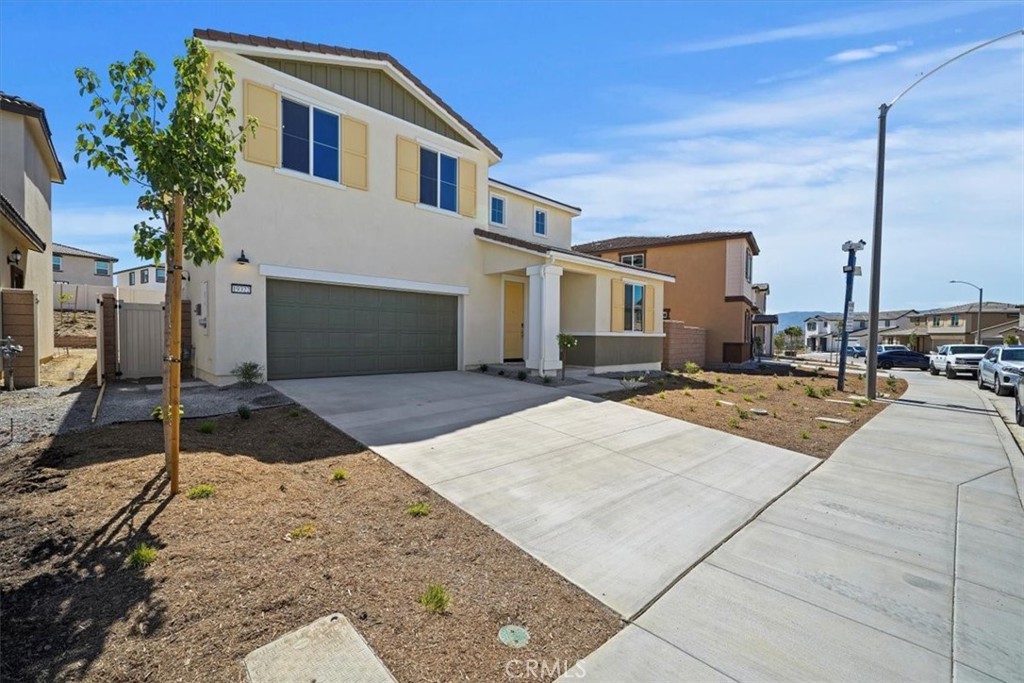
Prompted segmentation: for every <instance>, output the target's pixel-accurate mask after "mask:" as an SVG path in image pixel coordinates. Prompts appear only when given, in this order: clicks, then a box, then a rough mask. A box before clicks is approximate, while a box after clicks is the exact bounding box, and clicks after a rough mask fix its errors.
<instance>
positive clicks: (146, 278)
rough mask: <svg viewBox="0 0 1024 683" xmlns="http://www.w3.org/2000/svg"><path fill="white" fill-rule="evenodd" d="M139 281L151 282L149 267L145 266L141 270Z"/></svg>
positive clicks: (143, 282)
mask: <svg viewBox="0 0 1024 683" xmlns="http://www.w3.org/2000/svg"><path fill="white" fill-rule="evenodd" d="M139 282H141V283H142V284H146V283H148V282H149V268H143V269H142V270H140V271H139Z"/></svg>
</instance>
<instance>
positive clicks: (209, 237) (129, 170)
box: [75, 38, 257, 457]
mask: <svg viewBox="0 0 1024 683" xmlns="http://www.w3.org/2000/svg"><path fill="white" fill-rule="evenodd" d="M185 47H186V50H185V54H184V55H183V56H180V57H176V58H175V59H174V69H175V77H174V89H175V99H174V106H173V107H172V108H170V109H168V98H167V96H166V95H165V94H164V92H163V91H162V90H161V89H160V88H158V87H157V86H156V84H155V83H154V80H153V74H154V72H155V71H156V65H155V64H154V62H153V61H152V60H151V59H150V58H149V57H147V56H146V55H145V54H143V53H142V52H136V53H135V55H134V56H133V57H132V59H131V60H130V61H128V62H115V63H114V64H111V65H110V68H109V69H108V70H107V79H106V83H104V81H103V79H101V78H100V76H99V75H98V74H96V73H95V72H94V71H92V70H91V69H88V68H78V69H75V78H76V79H77V80H78V84H79V94H80V95H82V96H83V97H86V98H89V99H90V105H89V112H90V113H91V114H92V115H93V118H95V121H86V122H84V123H81V124H79V125H78V127H77V130H78V138H77V140H76V142H75V161H78V160H79V159H80V158H82V157H84V158H85V159H86V165H87V166H88V167H89V168H91V169H100V170H103V171H106V173H107V175H109V176H112V177H114V178H117V179H119V180H120V181H121V182H122V183H124V184H125V185H130V184H132V183H134V184H136V185H138V186H139V187H140V188H141V190H142V193H141V194H140V195H139V199H138V207H139V208H140V209H142V210H143V211H146V212H148V213H149V217H148V218H147V219H146V220H143V221H141V222H139V223H138V224H137V225H136V226H135V234H134V251H135V254H136V255H137V256H139V257H140V258H142V259H145V260H147V261H150V262H154V263H156V262H159V261H160V260H161V259H166V260H165V261H164V263H166V264H167V266H168V270H169V275H171V274H173V269H179V270H180V269H181V267H182V264H180V263H175V261H174V258H173V255H174V249H173V247H174V245H173V243H172V242H173V229H172V227H173V221H174V218H175V217H174V216H173V212H174V199H173V198H174V195H176V194H180V195H183V196H184V212H183V213H184V217H183V220H182V230H183V237H182V248H183V251H184V257H185V259H186V260H189V261H192V262H193V263H195V264H197V265H199V264H202V263H206V262H213V261H216V260H217V259H219V258H221V257H222V256H223V255H224V250H223V247H222V245H221V241H220V232H219V230H218V229H217V225H216V223H215V220H216V219H217V217H218V216H221V215H223V214H224V213H225V212H227V211H228V209H230V208H231V201H232V198H233V197H234V196H235V195H236V194H238V193H239V192H241V191H242V190H243V189H244V187H245V178H244V177H243V176H242V174H241V173H239V171H238V169H237V168H236V167H235V160H236V158H237V154H238V152H239V150H240V149H241V146H242V144H243V143H244V141H245V138H246V135H247V134H251V133H252V132H254V131H255V129H256V124H257V122H256V120H255V119H253V118H251V117H250V118H249V119H248V120H247V121H246V122H244V123H243V124H241V125H240V124H239V123H238V122H237V119H236V112H235V110H234V108H233V107H232V105H231V93H232V91H233V90H234V87H235V79H234V75H233V74H232V72H231V69H230V68H229V67H228V66H227V65H226V64H224V63H223V62H214V61H213V60H211V56H210V53H209V51H207V49H206V47H205V46H204V45H203V44H202V42H201V41H199V40H198V39H195V38H192V39H189V40H187V41H186V42H185ZM175 281H180V280H179V278H176V277H168V278H167V284H166V290H165V301H166V302H167V305H166V306H165V307H164V329H165V352H166V355H167V356H170V349H171V319H170V316H171V308H172V307H171V305H170V304H171V300H172V291H173V289H172V287H173V284H174V282H175ZM169 377H170V370H169V364H168V363H165V364H164V406H165V408H166V407H167V406H168V405H169V399H168V397H169V389H168V386H169ZM168 410H169V408H168ZM171 414H172V415H176V413H174V412H171ZM172 419H174V420H176V419H177V417H174V418H172ZM164 423H165V429H164V439H165V450H167V451H168V454H169V452H170V446H169V438H170V437H169V434H170V423H171V421H170V420H165V421H164ZM168 457H169V455H168Z"/></svg>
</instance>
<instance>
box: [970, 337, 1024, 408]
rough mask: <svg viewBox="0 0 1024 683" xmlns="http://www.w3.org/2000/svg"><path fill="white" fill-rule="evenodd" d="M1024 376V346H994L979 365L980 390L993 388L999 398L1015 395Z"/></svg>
mask: <svg viewBox="0 0 1024 683" xmlns="http://www.w3.org/2000/svg"><path fill="white" fill-rule="evenodd" d="M1022 374H1024V346H994V347H992V348H991V349H989V350H988V352H987V353H986V354H985V356H984V358H982V359H981V363H979V364H978V388H979V389H984V388H986V387H992V391H994V392H996V395H997V396H1004V395H1008V394H1011V393H1013V390H1014V387H1016V386H1017V384H1018V382H1020V376H1021V375H1022Z"/></svg>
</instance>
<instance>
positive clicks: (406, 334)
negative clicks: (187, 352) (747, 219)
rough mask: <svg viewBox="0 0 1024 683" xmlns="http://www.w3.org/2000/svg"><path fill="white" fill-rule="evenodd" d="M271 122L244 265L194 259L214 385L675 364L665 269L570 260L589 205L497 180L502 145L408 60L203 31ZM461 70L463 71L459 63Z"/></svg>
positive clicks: (232, 227)
mask: <svg viewBox="0 0 1024 683" xmlns="http://www.w3.org/2000/svg"><path fill="white" fill-rule="evenodd" d="M195 36H197V37H198V38H200V39H201V40H203V41H204V43H205V44H206V46H207V48H208V49H210V51H211V52H213V53H214V57H215V59H217V60H221V61H223V62H225V63H226V64H227V65H229V66H230V67H231V69H232V70H233V71H234V74H235V77H236V80H237V84H238V87H237V88H236V90H235V92H234V100H233V102H232V104H233V106H234V107H235V109H236V110H237V112H238V115H239V122H241V120H242V119H241V117H243V116H254V117H256V118H257V119H258V120H259V127H258V130H257V132H256V134H255V137H254V138H253V139H251V140H249V141H248V142H247V143H246V146H245V149H244V152H243V154H242V156H241V158H240V159H239V167H240V170H241V172H242V173H243V174H244V175H245V177H246V187H245V191H244V193H242V194H241V195H239V196H238V197H237V198H236V199H235V201H234V204H233V206H232V208H231V210H230V212H228V213H227V214H226V215H224V216H222V217H220V218H219V219H218V225H219V227H220V230H221V239H222V241H223V244H224V249H225V254H226V258H224V259H222V260H220V261H219V262H217V263H215V264H205V265H203V266H195V265H194V264H193V265H190V266H189V271H190V276H191V285H190V294H191V298H192V305H193V311H194V315H193V316H192V320H193V325H194V327H193V340H194V342H193V343H194V346H195V350H194V364H195V368H196V374H197V375H198V376H200V377H202V378H203V379H206V380H208V381H211V382H214V383H227V382H230V381H233V378H232V376H231V370H232V369H233V368H234V367H235V366H236V365H238V364H239V363H241V362H244V361H255V362H258V363H260V364H262V365H265V366H266V369H267V375H268V377H269V378H270V379H284V378H299V377H322V376H336V375H355V374H374V373H387V372H412V371H431V370H456V369H466V368H468V367H473V366H476V365H478V364H481V363H497V362H502V361H517V360H521V361H523V362H524V364H525V367H526V368H528V369H529V370H531V371H534V372H537V373H541V374H550V373H552V372H554V371H555V370H557V369H558V368H560V367H561V364H562V363H561V360H560V358H559V348H558V343H557V336H558V334H559V333H572V334H574V335H576V336H577V337H578V338H579V339H580V345H579V347H577V349H576V350H574V355H573V356H572V357H570V358H569V362H570V363H571V364H576V365H582V366H586V367H591V368H597V369H599V370H615V369H655V368H658V367H659V364H660V360H661V337H662V322H661V316H660V315H659V314H658V313H657V312H659V311H660V310H661V309H662V308H663V307H664V299H663V297H664V284H665V283H667V282H672V281H673V278H672V277H671V276H670V275H666V274H664V273H661V272H655V271H654V270H650V269H647V268H642V267H634V266H630V265H625V264H621V263H617V262H612V261H607V260H604V259H601V258H595V257H593V256H589V255H585V254H580V253H577V252H574V251H572V250H571V249H570V244H571V242H572V221H573V219H574V218H575V217H576V216H578V215H580V209H578V208H576V207H574V206H572V205H571V204H568V203H565V202H562V201H559V200H556V199H552V198H550V197H545V196H542V195H540V194H537V193H534V192H531V191H529V190H527V189H523V188H520V187H516V186H514V185H511V184H508V183H504V182H500V181H497V180H493V179H491V178H490V175H489V173H490V169H491V167H492V166H494V165H496V164H497V163H498V162H499V161H500V160H501V152H500V151H499V149H498V148H497V146H496V145H495V144H494V143H493V142H491V141H490V140H488V139H487V138H486V137H485V136H484V135H483V134H482V133H481V132H480V131H479V130H477V129H476V128H474V127H473V126H472V125H471V124H470V123H469V122H468V121H466V120H465V119H464V118H463V117H462V116H460V115H459V114H458V113H457V112H456V111H455V110H454V109H453V108H452V107H450V106H449V105H448V104H447V103H445V102H444V101H443V100H442V99H441V98H440V97H439V96H438V95H437V94H436V93H434V92H433V91H432V90H431V89H430V88H429V87H427V86H426V85H425V84H424V83H423V82H422V81H420V80H419V79H418V78H417V77H416V76H415V75H413V74H412V73H411V72H410V71H409V70H408V69H406V68H405V67H404V66H403V65H402V64H400V63H399V62H398V61H397V60H396V59H395V58H393V57H391V56H390V55H387V54H384V53H379V52H366V51H362V50H351V49H348V48H342V47H335V46H328V45H314V44H309V43H299V42H294V41H285V40H279V39H275V38H265V37H259V36H249V35H238V34H234V33H223V32H220V31H212V30H197V31H195ZM453 66H454V65H453Z"/></svg>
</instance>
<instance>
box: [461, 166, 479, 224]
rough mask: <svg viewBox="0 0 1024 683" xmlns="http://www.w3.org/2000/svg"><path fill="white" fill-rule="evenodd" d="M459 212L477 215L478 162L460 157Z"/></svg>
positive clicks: (465, 214) (464, 214)
mask: <svg viewBox="0 0 1024 683" xmlns="http://www.w3.org/2000/svg"><path fill="white" fill-rule="evenodd" d="M459 213H461V214H462V215H463V216H468V217H469V218H475V217H476V164H475V163H473V162H472V161H470V160H469V159H459Z"/></svg>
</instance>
